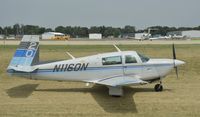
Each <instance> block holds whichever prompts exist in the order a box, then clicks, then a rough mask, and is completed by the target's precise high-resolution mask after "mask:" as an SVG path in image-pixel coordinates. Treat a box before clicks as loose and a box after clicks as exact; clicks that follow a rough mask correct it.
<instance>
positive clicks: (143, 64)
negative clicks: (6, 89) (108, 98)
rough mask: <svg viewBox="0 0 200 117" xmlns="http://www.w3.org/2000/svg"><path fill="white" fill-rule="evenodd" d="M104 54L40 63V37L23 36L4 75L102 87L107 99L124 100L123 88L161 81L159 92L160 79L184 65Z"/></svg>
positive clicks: (128, 53)
mask: <svg viewBox="0 0 200 117" xmlns="http://www.w3.org/2000/svg"><path fill="white" fill-rule="evenodd" d="M114 46H115V48H116V49H117V50H118V52H111V53H103V54H97V55H92V56H87V57H81V58H75V57H74V56H72V55H71V54H70V53H68V55H69V56H70V57H71V58H72V59H70V60H63V61H55V62H40V61H39V37H38V36H33V35H32V36H24V37H23V39H22V41H21V43H20V45H19V48H18V49H17V50H16V52H15V54H14V57H13V58H12V60H11V62H10V64H9V66H8V68H7V72H8V73H9V74H10V75H14V76H19V77H25V78H28V79H33V80H55V81H81V82H86V83H87V85H89V83H94V84H100V85H105V86H107V87H108V89H109V95H112V96H123V89H122V87H123V86H132V85H143V84H148V83H152V82H154V81H160V83H159V84H156V85H155V88H154V89H155V91H157V92H158V91H162V90H163V86H162V82H161V81H162V79H163V78H164V77H165V76H166V75H167V74H168V73H169V72H170V71H171V70H172V69H173V68H176V73H177V76H178V71H177V66H179V65H182V64H184V62H183V61H180V60H177V59H176V54H175V48H174V45H173V59H150V58H148V57H146V56H144V55H142V54H140V53H138V52H136V51H121V50H120V49H119V48H118V47H117V46H116V45H114Z"/></svg>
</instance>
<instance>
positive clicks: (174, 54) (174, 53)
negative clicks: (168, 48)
mask: <svg viewBox="0 0 200 117" xmlns="http://www.w3.org/2000/svg"><path fill="white" fill-rule="evenodd" d="M172 51H173V59H176V50H175V46H174V44H173V45H172Z"/></svg>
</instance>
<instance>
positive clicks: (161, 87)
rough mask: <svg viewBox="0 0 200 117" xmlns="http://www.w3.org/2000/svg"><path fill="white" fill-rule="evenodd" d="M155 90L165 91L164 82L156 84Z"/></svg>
mask: <svg viewBox="0 0 200 117" xmlns="http://www.w3.org/2000/svg"><path fill="white" fill-rule="evenodd" d="M154 90H155V91H156V92H161V91H163V86H162V82H160V84H156V85H155V87H154Z"/></svg>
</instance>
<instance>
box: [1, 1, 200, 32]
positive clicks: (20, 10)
mask: <svg viewBox="0 0 200 117" xmlns="http://www.w3.org/2000/svg"><path fill="white" fill-rule="evenodd" d="M199 5H200V0H0V26H2V27H4V26H12V25H14V24H16V23H19V24H25V25H26V24H31V25H39V26H44V27H46V28H55V27H56V26H59V25H62V26H86V27H90V26H102V25H104V26H113V27H124V26H125V25H132V26H136V29H143V28H147V27H149V26H157V25H160V26H174V27H183V26H185V27H186V26H188V27H194V26H199V25H200V7H199Z"/></svg>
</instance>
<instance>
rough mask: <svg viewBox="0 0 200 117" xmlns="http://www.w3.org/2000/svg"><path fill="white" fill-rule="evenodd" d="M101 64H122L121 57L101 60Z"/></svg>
mask: <svg viewBox="0 0 200 117" xmlns="http://www.w3.org/2000/svg"><path fill="white" fill-rule="evenodd" d="M102 64H103V65H116V64H122V57H121V56H112V57H105V58H102Z"/></svg>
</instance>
